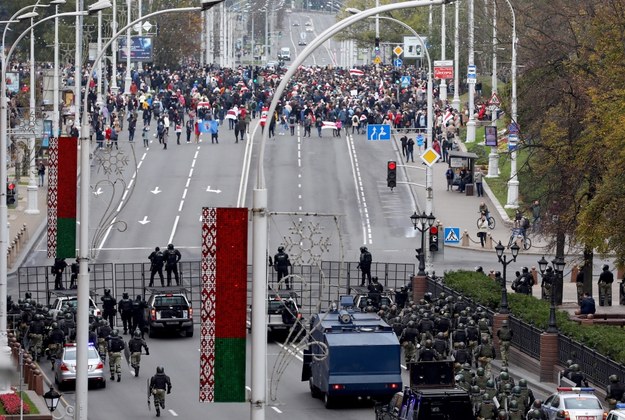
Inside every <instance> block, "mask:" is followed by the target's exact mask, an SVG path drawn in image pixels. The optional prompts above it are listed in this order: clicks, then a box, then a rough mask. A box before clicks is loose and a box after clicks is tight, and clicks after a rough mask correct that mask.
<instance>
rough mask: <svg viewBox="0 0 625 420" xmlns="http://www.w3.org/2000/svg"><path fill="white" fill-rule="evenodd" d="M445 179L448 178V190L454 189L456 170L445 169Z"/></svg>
mask: <svg viewBox="0 0 625 420" xmlns="http://www.w3.org/2000/svg"><path fill="white" fill-rule="evenodd" d="M445 179H447V191H449V190H453V189H454V170H453V169H451V168H447V171H445Z"/></svg>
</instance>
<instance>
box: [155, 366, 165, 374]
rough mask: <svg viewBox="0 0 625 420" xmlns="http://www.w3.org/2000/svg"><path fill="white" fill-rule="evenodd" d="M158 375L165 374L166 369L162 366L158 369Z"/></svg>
mask: <svg viewBox="0 0 625 420" xmlns="http://www.w3.org/2000/svg"><path fill="white" fill-rule="evenodd" d="M156 373H165V369H164V368H163V367H162V366H158V367H157V368H156Z"/></svg>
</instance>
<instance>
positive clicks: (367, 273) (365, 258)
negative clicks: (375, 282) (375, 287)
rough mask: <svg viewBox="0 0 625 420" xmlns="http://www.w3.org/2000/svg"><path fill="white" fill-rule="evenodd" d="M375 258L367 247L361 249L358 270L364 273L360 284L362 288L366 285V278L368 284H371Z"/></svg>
mask: <svg viewBox="0 0 625 420" xmlns="http://www.w3.org/2000/svg"><path fill="white" fill-rule="evenodd" d="M372 261H373V258H372V256H371V253H370V252H369V250H368V249H367V247H366V246H361V247H360V262H359V263H358V268H359V269H360V272H361V273H362V280H361V282H360V285H361V286H364V285H365V278H366V279H367V284H368V285H369V284H371V262H372Z"/></svg>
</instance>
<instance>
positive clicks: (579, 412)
mask: <svg viewBox="0 0 625 420" xmlns="http://www.w3.org/2000/svg"><path fill="white" fill-rule="evenodd" d="M557 391H558V392H557V393H555V394H552V395H550V396H549V398H547V399H546V400H545V403H544V404H543V406H542V410H543V412H544V413H545V414H546V415H547V417H548V418H549V420H564V419H568V420H603V419H605V417H606V412H605V411H604V410H603V406H602V405H601V401H599V398H597V396H596V395H595V394H594V392H595V389H594V388H588V387H581V388H578V387H560V388H558V389H557Z"/></svg>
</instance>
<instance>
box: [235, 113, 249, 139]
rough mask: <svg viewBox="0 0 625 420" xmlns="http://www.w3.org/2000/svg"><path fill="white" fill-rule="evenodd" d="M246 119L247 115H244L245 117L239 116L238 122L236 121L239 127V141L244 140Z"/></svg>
mask: <svg viewBox="0 0 625 420" xmlns="http://www.w3.org/2000/svg"><path fill="white" fill-rule="evenodd" d="M248 118H249V113H246V114H245V116H243V115H240V116H239V121H237V124H238V125H239V136H240V137H241V141H243V140H245V132H246V131H247V124H248V123H247V119H248Z"/></svg>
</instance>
